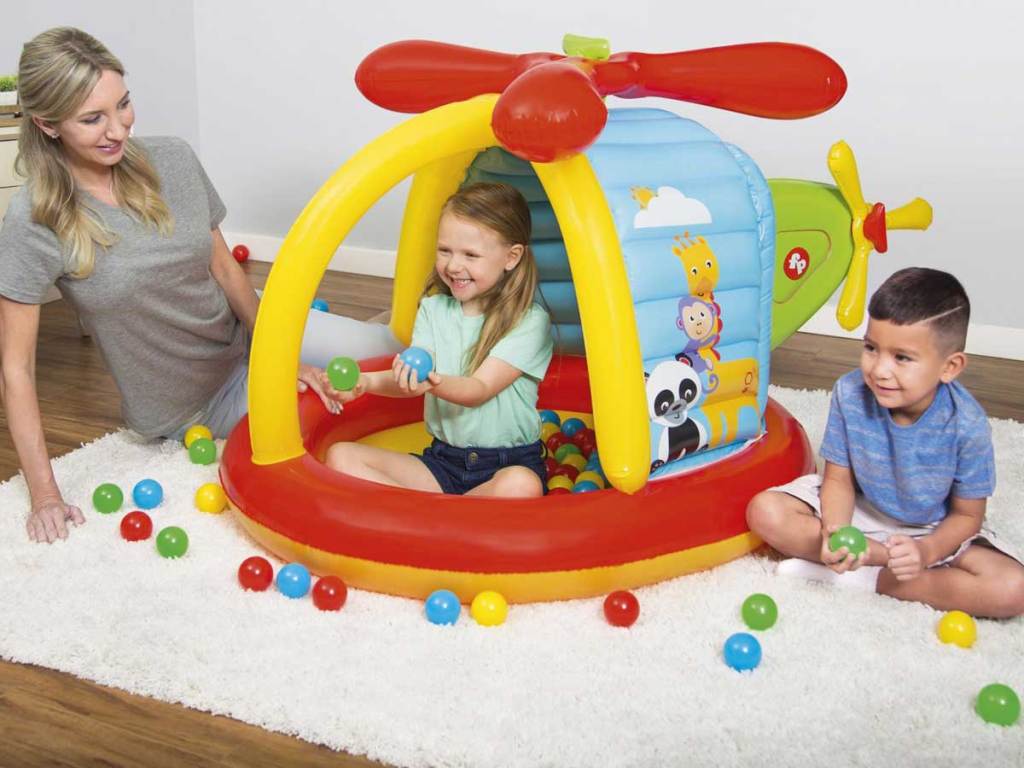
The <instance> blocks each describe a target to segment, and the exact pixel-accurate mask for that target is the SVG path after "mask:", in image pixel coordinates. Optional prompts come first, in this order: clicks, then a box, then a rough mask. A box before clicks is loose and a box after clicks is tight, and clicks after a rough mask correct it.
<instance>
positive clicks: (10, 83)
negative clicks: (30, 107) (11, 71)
mask: <svg viewBox="0 0 1024 768" xmlns="http://www.w3.org/2000/svg"><path fill="white" fill-rule="evenodd" d="M17 103H18V77H17V75H0V105H2V104H17Z"/></svg>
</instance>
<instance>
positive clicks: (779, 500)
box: [747, 491, 889, 565]
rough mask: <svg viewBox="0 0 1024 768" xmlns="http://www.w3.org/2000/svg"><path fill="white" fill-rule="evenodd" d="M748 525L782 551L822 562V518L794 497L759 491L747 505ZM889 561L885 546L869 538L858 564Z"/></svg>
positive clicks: (774, 547)
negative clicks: (866, 549) (865, 550)
mask: <svg viewBox="0 0 1024 768" xmlns="http://www.w3.org/2000/svg"><path fill="white" fill-rule="evenodd" d="M747 525H749V526H750V530H752V531H753V532H754V533H756V534H757V535H758V536H760V537H761V538H762V539H764V540H765V541H766V542H767V543H768V544H769V545H770V546H771V547H772V548H773V549H776V550H778V551H779V552H781V553H782V554H784V555H789V556H790V557H800V558H803V559H804V560H810V561H811V562H814V563H820V562H821V520H820V519H819V518H818V517H816V516H815V514H814V510H813V509H811V507H810V506H809V505H808V504H807V503H805V502H803V501H801V500H800V499H798V498H797V497H796V496H791V495H790V494H788V493H783V492H782V491H762V492H761V493H759V494H757V496H755V497H754V498H753V499H751V500H750V504H748V505H747ZM888 561H889V552H888V550H887V549H886V548H885V546H884V545H883V544H881V543H880V542H878V541H875V540H874V539H871V538H869V539H868V551H867V552H866V553H865V554H864V556H863V558H862V559H861V565H885V564H886V563H887V562H888Z"/></svg>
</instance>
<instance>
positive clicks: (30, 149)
mask: <svg viewBox="0 0 1024 768" xmlns="http://www.w3.org/2000/svg"><path fill="white" fill-rule="evenodd" d="M107 70H109V71H112V72H117V73H118V74H119V75H122V76H123V75H124V67H123V66H122V65H121V62H120V61H118V60H117V57H115V56H114V55H113V54H112V53H111V52H110V51H108V50H107V49H106V48H105V47H104V45H103V44H102V43H101V42H100V41H99V40H97V39H96V38H94V37H92V36H91V35H88V34H86V33H85V32H82V31H81V30H80V29H74V28H72V27H56V28H54V29H50V30H47V31H46V32H43V33H42V34H40V35H37V36H36V37H34V38H32V40H30V41H29V42H27V43H26V44H25V47H24V48H23V49H22V52H21V59H20V61H19V62H18V96H19V100H20V101H21V105H22V107H23V109H24V115H23V116H22V118H21V133H20V134H19V136H18V157H17V159H16V160H15V167H16V168H17V169H18V172H19V173H20V174H21V175H23V176H25V177H26V178H27V179H28V183H29V192H30V194H31V196H32V220H33V221H35V222H36V223H37V224H42V225H43V226H46V227H49V228H50V229H52V230H53V232H54V233H55V234H56V235H57V239H58V240H60V242H61V244H62V245H63V246H64V249H65V252H66V254H67V272H68V274H70V275H71V276H72V277H76V278H82V277H88V276H89V274H90V273H92V270H93V266H94V264H95V259H96V256H95V251H96V247H97V246H98V247H101V248H109V247H110V246H112V245H113V244H114V243H115V242H117V236H116V235H115V234H114V233H113V232H111V231H110V230H109V229H108V228H107V226H106V225H105V224H104V222H103V219H102V218H101V217H100V215H99V214H98V213H97V212H96V211H94V210H92V209H91V208H90V207H89V206H88V205H87V204H86V203H84V202H83V201H82V198H81V196H80V195H79V194H78V192H77V190H76V188H75V179H74V177H73V176H72V175H71V169H70V168H69V167H68V164H67V160H66V158H65V155H64V150H63V148H62V147H61V146H60V140H59V139H56V140H54V139H51V138H50V137H49V136H48V135H47V134H46V133H45V132H44V131H43V130H42V129H41V128H40V127H39V126H37V125H36V124H35V123H34V122H33V120H32V118H33V117H37V118H39V119H40V120H44V121H46V122H47V123H50V124H55V123H59V122H61V121H63V120H67V119H68V118H70V117H72V116H73V115H74V113H75V111H76V110H77V109H79V108H80V107H81V105H82V103H83V102H84V101H85V100H86V99H87V98H88V97H89V94H90V93H92V89H93V88H94V87H95V86H96V83H97V82H98V81H99V79H100V76H101V75H102V74H103V72H104V71H107ZM113 173H114V178H113V187H112V189H113V192H114V195H115V196H116V197H117V199H118V200H119V201H120V203H121V206H122V207H123V208H124V209H126V210H127V211H128V212H129V213H130V214H131V215H133V216H134V217H136V218H137V219H138V220H139V221H142V222H144V223H145V224H147V225H149V226H151V227H152V228H153V229H155V230H157V231H158V232H160V233H161V234H163V235H169V234H170V233H171V231H172V230H173V228H174V220H173V218H172V216H171V212H170V210H169V209H168V207H167V204H166V203H165V202H164V199H163V197H162V196H161V195H160V178H159V177H158V176H157V173H156V171H155V170H154V169H153V166H152V165H151V164H150V162H149V159H148V158H147V157H146V154H145V152H144V151H143V150H142V148H141V147H139V146H138V145H137V144H135V143H134V142H133V141H132V140H131V139H127V140H126V141H125V143H124V156H123V157H122V159H121V160H120V162H118V163H117V165H115V166H114V168H113Z"/></svg>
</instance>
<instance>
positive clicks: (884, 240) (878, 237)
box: [864, 203, 889, 253]
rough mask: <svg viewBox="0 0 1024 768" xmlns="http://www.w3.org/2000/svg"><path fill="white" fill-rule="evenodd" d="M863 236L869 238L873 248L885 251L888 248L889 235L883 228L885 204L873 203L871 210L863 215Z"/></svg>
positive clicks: (881, 251)
mask: <svg viewBox="0 0 1024 768" xmlns="http://www.w3.org/2000/svg"><path fill="white" fill-rule="evenodd" d="M864 237H866V238H867V239H868V240H870V241H871V242H872V243H873V244H874V246H875V250H876V251H878V252H879V253H885V252H886V251H887V250H889V237H888V232H887V231H886V228H885V206H884V205H882V204H881V203H875V204H874V205H873V206H871V212H870V213H868V215H867V216H865V217H864Z"/></svg>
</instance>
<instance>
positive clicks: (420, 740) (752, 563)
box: [0, 389, 1024, 768]
mask: <svg viewBox="0 0 1024 768" xmlns="http://www.w3.org/2000/svg"><path fill="white" fill-rule="evenodd" d="M772 396H773V397H775V398H776V399H777V400H779V402H781V403H782V404H783V405H784V406H785V407H786V408H788V409H789V410H790V411H791V412H792V413H793V414H794V415H795V416H796V417H797V418H798V419H800V421H801V422H802V423H803V425H804V427H805V429H806V430H807V432H808V435H809V437H810V439H811V442H812V444H813V445H817V444H818V443H819V442H820V439H821V433H822V430H823V428H824V422H825V417H826V413H827V409H828V394H827V393H826V392H822V391H815V392H797V391H793V390H784V389H773V391H772ZM992 427H993V434H994V439H995V445H996V457H997V461H998V473H999V474H998V483H999V484H998V489H997V491H996V495H995V497H994V498H993V499H992V500H991V502H990V505H989V518H990V520H991V521H992V522H993V524H994V525H996V526H997V527H998V529H999V531H1000V532H1001V533H1004V534H1005V535H1006V537H1007V538H1009V539H1010V540H1011V541H1013V542H1015V543H1017V544H1018V545H1019V544H1022V543H1024V515H1022V512H1024V465H1022V462H1021V457H1022V456H1024V424H1021V423H1018V422H1014V421H1008V420H993V422H992ZM55 468H56V473H57V477H58V481H59V482H60V485H61V487H62V488H63V489H64V492H65V494H66V495H67V496H68V498H69V499H73V500H74V501H75V502H77V503H78V504H80V505H81V506H82V508H83V509H86V508H87V507H91V504H90V503H89V500H90V498H91V494H92V490H93V488H95V487H96V486H97V485H98V484H99V483H101V482H116V483H118V484H119V485H120V486H121V487H122V489H123V490H124V491H125V495H126V497H127V498H128V499H129V502H130V493H131V488H132V486H133V485H134V484H135V482H137V481H138V480H140V479H142V478H144V477H153V478H156V479H157V480H159V481H160V482H161V483H162V484H163V486H164V490H165V498H164V501H163V504H162V505H161V506H160V507H159V508H157V509H156V510H154V511H153V513H152V517H153V519H154V525H155V528H156V529H157V530H159V528H161V527H163V526H165V525H180V526H181V527H183V528H185V529H186V531H187V532H188V534H189V537H190V540H191V544H190V548H189V551H188V554H187V555H186V556H185V557H184V558H182V559H181V560H177V561H175V560H164V559H163V558H161V557H159V556H158V555H157V553H156V551H155V547H154V543H153V540H152V539H151V540H150V541H148V542H144V543H138V544H128V543H126V542H124V541H123V540H122V539H121V538H120V536H119V533H118V526H119V523H120V520H121V517H122V514H116V515H100V514H98V513H96V512H94V511H92V510H91V508H90V509H88V510H87V511H86V516H87V520H88V522H87V524H86V525H84V526H82V527H80V528H77V529H74V530H73V532H72V535H71V536H70V537H69V539H68V540H67V541H63V542H58V543H56V544H54V545H53V546H44V545H38V544H33V543H30V542H29V541H28V539H27V537H26V534H25V530H24V513H25V510H26V509H27V504H28V501H27V493H26V489H25V485H24V483H23V481H22V479H21V478H20V477H17V478H14V479H13V480H11V481H9V482H7V483H5V484H3V485H2V486H0V510H3V514H2V515H0V605H2V613H0V655H2V656H3V658H5V659H8V660H11V661H17V662H26V663H32V664H39V665H42V666H46V667H52V668H54V669H59V670H63V671H65V672H70V673H72V674H75V675H78V676H80V677H83V678H86V679H89V680H94V681H96V682H99V683H103V684H105V685H111V686H116V687H118V688H123V689H124V690H127V691H131V692H133V693H138V694H142V695H145V696H152V697H155V698H157V699H162V700H165V701H171V702H180V703H182V704H184V705H186V706H188V707H194V708H196V709H200V710H206V711H209V712H214V713H218V714H224V715H228V716H230V717H234V718H237V719H239V720H244V721H246V722H249V723H255V724H257V725H259V726H262V727H264V728H268V729H271V730H274V731H281V732H283V733H289V734H294V735H295V736H298V737H299V738H302V739H306V740H308V741H311V742H317V743H321V744H326V745H328V746H330V747H333V748H335V749H339V750H345V751H347V752H350V753H353V754H364V755H367V756H369V757H370V758H373V759H375V760H381V761H384V762H386V763H391V764H393V765H395V766H473V768H491V767H493V768H517V767H518V766H558V767H559V768H573V767H574V766H580V767H581V768H594V766H602V768H616V767H618V766H662V765H665V766H669V765H673V766H674V765H684V764H685V765H708V766H734V765H772V766H791V765H792V766H819V765H824V764H838V765H849V766H871V767H872V768H875V766H878V765H897V766H916V765H920V766H929V768H934V766H940V765H954V764H955V765H958V766H971V765H983V766H987V767H991V768H994V767H995V766H1019V765H1024V724H1022V723H1018V724H1017V725H1016V726H1013V727H1009V728H1001V727H999V726H994V725H988V724H986V723H984V722H983V721H981V720H980V719H979V718H978V717H977V715H975V713H974V711H973V704H974V697H975V695H976V693H977V692H978V690H979V689H981V687H982V686H984V685H986V684H988V683H991V682H1003V683H1005V684H1007V685H1010V686H1011V687H1013V688H1014V690H1016V691H1017V692H1018V694H1020V695H1022V696H1024V663H1022V659H1024V620H1021V619H1017V620H1013V621H1006V622H995V621H981V622H979V626H978V640H977V643H976V644H975V646H974V647H973V648H972V649H970V650H962V649H960V648H957V647H954V646H947V645H943V644H942V643H940V642H939V641H938V639H937V638H936V636H935V631H934V627H935V623H936V621H937V619H938V618H939V615H940V614H939V613H937V612H936V611H933V610H931V609H930V608H927V607H925V606H922V605H915V604H907V603H901V602H897V601H895V600H891V599H888V598H884V597H879V596H877V595H874V594H869V593H866V592H859V591H850V590H849V589H838V588H835V587H831V586H824V585H818V584H813V583H807V582H803V581H799V580H796V579H793V578H792V577H783V576H776V575H775V574H774V572H773V562H772V561H771V560H770V559H768V558H765V557H764V556H748V557H745V558H742V559H741V560H739V561H737V562H733V563H730V564H728V565H725V566H722V567H719V568H715V569H714V570H711V571H708V572H704V573H700V574H696V575H691V576H685V577H682V578H678V579H675V580H673V581H670V582H666V583H663V584H659V585H656V586H654V587H649V588H645V589H640V590H637V596H638V597H639V599H640V605H641V614H640V619H639V621H638V622H637V623H636V624H635V625H634V626H633V627H632V629H630V630H623V629H617V628H614V627H611V626H609V625H608V624H607V623H606V622H605V621H604V618H603V615H602V610H601V600H600V599H591V600H578V601H573V602H565V603H554V604H544V605H532V606H512V608H511V610H510V613H509V617H508V620H507V622H506V623H505V624H504V625H503V626H501V627H497V628H485V627H480V626H477V625H476V624H475V623H474V622H473V621H472V619H470V618H469V616H468V610H466V609H465V608H464V610H463V614H462V616H461V617H460V619H459V622H458V624H457V625H456V626H454V627H438V626H434V625H432V624H430V623H429V622H427V621H426V619H425V618H424V616H423V606H422V604H421V603H419V602H416V601H411V600H404V599H400V598H392V597H385V596H381V595H376V594H372V593H367V592H358V591H350V593H349V598H348V603H347V604H346V606H345V607H344V609H342V610H341V611H340V612H338V613H323V612H320V611H318V610H317V609H316V608H315V607H314V606H313V603H312V600H311V598H309V597H308V596H307V597H306V598H305V599H302V600H289V599H287V598H285V597H284V596H283V595H281V594H279V593H278V592H276V591H275V590H274V588H273V587H271V589H270V590H268V591H267V592H264V593H251V592H244V591H243V590H242V589H241V588H240V587H239V586H238V583H237V581H236V578H235V572H236V569H237V567H238V564H239V563H240V562H241V561H242V560H243V559H244V558H245V557H247V556H249V555H252V554H256V553H258V552H259V550H258V548H257V547H256V546H255V545H254V544H252V543H251V542H250V541H249V540H248V539H247V538H246V536H245V535H244V534H243V533H242V531H241V529H240V528H239V527H238V526H237V525H236V524H235V523H234V522H233V520H232V519H231V517H230V516H228V515H221V516H210V515H204V514H202V513H200V512H198V511H196V510H195V509H193V506H192V498H193V493H194V491H195V489H196V488H197V487H198V486H199V485H200V484H202V483H204V482H208V481H212V480H215V479H216V472H217V470H216V466H210V467H198V466H194V465H192V464H190V463H189V461H188V457H187V454H186V452H185V451H184V449H183V448H181V447H180V446H179V445H177V444H169V443H168V444H158V445H152V444H149V445H146V444H140V443H137V442H133V441H132V440H131V439H130V438H129V437H128V436H127V434H125V433H118V434H113V435H108V436H106V437H104V438H102V439H100V440H98V441H96V442H95V443H92V444H90V445H88V446H86V447H84V448H82V449H80V450H77V451H75V452H74V453H71V454H69V455H67V456H65V457H63V458H61V459H58V460H57V461H56V462H55ZM126 508H129V507H128V505H127V504H126ZM271 559H272V558H271ZM272 562H274V563H275V569H276V568H277V567H278V566H279V565H280V564H279V563H277V562H276V561H274V560H273V559H272ZM753 592H767V593H768V594H770V595H772V596H773V597H774V598H775V600H776V602H777V603H778V605H779V621H778V623H777V624H776V625H775V627H774V628H772V629H770V630H768V631H767V632H763V633H759V636H760V640H761V644H762V647H763V650H764V657H763V660H762V662H761V665H760V666H759V667H758V668H757V669H756V670H754V671H753V672H750V673H743V674H741V673H737V672H735V671H733V670H732V669H730V668H728V667H727V666H726V665H725V664H724V663H723V661H722V650H721V649H722V643H723V642H724V640H725V638H726V637H728V636H729V635H730V634H732V633H733V632H737V631H746V628H745V627H744V625H743V623H742V621H741V619H740V615H739V609H740V604H741V603H742V601H743V599H744V598H745V597H746V596H747V595H749V594H750V593H753Z"/></svg>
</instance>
